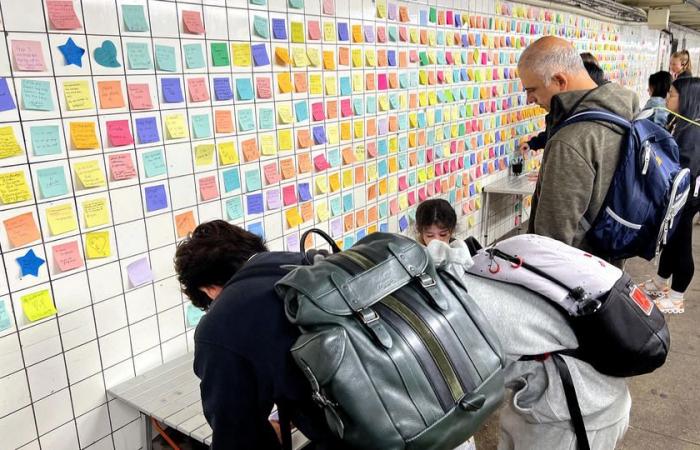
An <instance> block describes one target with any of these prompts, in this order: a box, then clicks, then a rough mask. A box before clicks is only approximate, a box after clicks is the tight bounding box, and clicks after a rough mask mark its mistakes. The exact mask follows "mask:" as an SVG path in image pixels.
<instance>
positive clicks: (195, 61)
mask: <svg viewBox="0 0 700 450" xmlns="http://www.w3.org/2000/svg"><path fill="white" fill-rule="evenodd" d="M182 49H183V51H184V52H185V67H187V68H188V69H201V68H203V67H205V65H206V64H204V53H203V52H202V44H185V45H183V46H182Z"/></svg>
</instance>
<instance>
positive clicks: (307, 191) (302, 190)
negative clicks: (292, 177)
mask: <svg viewBox="0 0 700 450" xmlns="http://www.w3.org/2000/svg"><path fill="white" fill-rule="evenodd" d="M297 191H298V192H299V200H300V201H302V202H305V201H308V200H311V187H310V186H309V183H299V185H298V186H297Z"/></svg>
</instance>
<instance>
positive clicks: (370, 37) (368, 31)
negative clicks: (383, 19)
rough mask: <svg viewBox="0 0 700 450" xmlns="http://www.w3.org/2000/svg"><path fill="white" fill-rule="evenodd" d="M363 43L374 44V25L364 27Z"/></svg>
mask: <svg viewBox="0 0 700 450" xmlns="http://www.w3.org/2000/svg"><path fill="white" fill-rule="evenodd" d="M365 42H374V25H365Z"/></svg>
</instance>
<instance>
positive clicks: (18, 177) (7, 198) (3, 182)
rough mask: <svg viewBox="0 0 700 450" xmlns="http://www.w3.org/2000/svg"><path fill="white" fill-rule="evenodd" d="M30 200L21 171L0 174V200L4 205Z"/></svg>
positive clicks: (30, 196)
mask: <svg viewBox="0 0 700 450" xmlns="http://www.w3.org/2000/svg"><path fill="white" fill-rule="evenodd" d="M31 198H32V193H31V191H30V190H29V185H28V184H27V178H26V177H25V176H24V172H23V171H21V170H20V171H17V172H7V173H0V200H2V202H3V203H4V204H6V205H7V204H10V203H19V202H26V201H27V200H31Z"/></svg>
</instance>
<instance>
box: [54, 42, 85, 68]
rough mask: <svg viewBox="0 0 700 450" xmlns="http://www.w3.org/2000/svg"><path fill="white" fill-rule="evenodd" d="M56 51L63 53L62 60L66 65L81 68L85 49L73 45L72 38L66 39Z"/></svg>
mask: <svg viewBox="0 0 700 450" xmlns="http://www.w3.org/2000/svg"><path fill="white" fill-rule="evenodd" d="M58 49H59V50H60V51H61V53H63V58H64V59H65V60H66V65H67V66H70V65H71V64H72V65H75V66H78V67H83V55H84V54H85V49H84V48H80V47H78V46H77V45H76V44H75V41H73V38H70V37H69V38H68V40H67V41H66V43H65V44H63V45H59V46H58Z"/></svg>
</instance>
